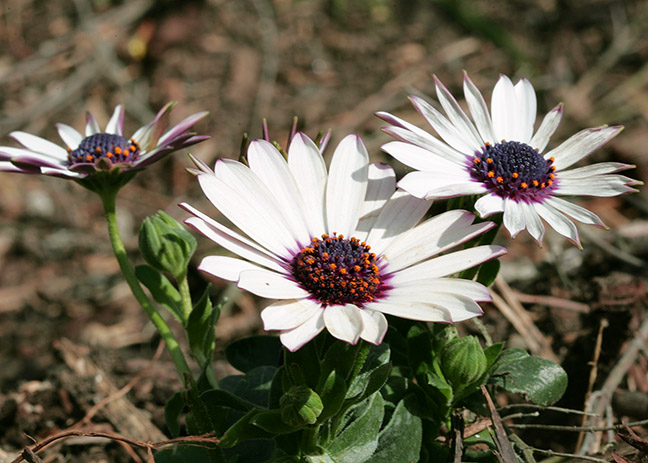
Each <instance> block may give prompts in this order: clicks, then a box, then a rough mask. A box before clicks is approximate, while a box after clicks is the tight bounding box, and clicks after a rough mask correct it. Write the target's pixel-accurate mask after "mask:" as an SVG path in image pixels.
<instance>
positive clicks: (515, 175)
mask: <svg viewBox="0 0 648 463" xmlns="http://www.w3.org/2000/svg"><path fill="white" fill-rule="evenodd" d="M519 176H520V174H518V173H517V172H513V175H512V177H513V178H518V177H519Z"/></svg>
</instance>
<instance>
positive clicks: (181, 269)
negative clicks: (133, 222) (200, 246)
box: [139, 211, 196, 280]
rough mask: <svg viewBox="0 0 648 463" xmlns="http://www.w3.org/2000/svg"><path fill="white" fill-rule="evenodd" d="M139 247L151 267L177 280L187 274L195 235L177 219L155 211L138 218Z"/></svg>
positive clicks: (194, 248) (194, 247)
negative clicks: (139, 223) (141, 220)
mask: <svg viewBox="0 0 648 463" xmlns="http://www.w3.org/2000/svg"><path fill="white" fill-rule="evenodd" d="M139 247H140V251H141V252H142V255H143V256H144V260H146V262H147V263H148V264H149V265H150V266H151V267H153V268H155V269H156V270H159V271H160V272H164V273H168V274H170V275H171V276H173V277H174V278H175V279H176V280H178V279H180V278H184V277H185V276H186V274H187V266H188V265H189V260H190V259H191V256H192V255H193V253H194V252H195V250H196V239H195V238H194V237H193V236H191V233H189V232H188V231H187V230H185V229H184V228H183V226H182V225H181V224H180V223H179V222H178V221H176V220H174V219H173V218H171V217H170V216H169V215H167V214H166V213H164V212H162V211H158V213H157V214H155V215H153V216H151V217H147V218H146V219H144V222H142V226H141V227H140V233H139Z"/></svg>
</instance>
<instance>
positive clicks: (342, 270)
mask: <svg viewBox="0 0 648 463" xmlns="http://www.w3.org/2000/svg"><path fill="white" fill-rule="evenodd" d="M346 272H347V270H346V269H345V268H341V269H340V273H341V274H342V275H346ZM343 286H344V285H343Z"/></svg>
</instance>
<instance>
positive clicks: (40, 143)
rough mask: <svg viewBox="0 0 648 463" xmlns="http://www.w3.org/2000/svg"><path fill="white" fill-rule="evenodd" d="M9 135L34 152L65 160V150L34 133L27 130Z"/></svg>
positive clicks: (66, 154)
mask: <svg viewBox="0 0 648 463" xmlns="http://www.w3.org/2000/svg"><path fill="white" fill-rule="evenodd" d="M9 136H10V137H11V138H13V139H14V140H16V141H17V142H18V143H20V144H21V145H23V146H24V147H25V148H27V149H28V150H31V151H34V152H36V153H42V154H47V155H49V156H51V157H53V158H55V159H58V160H61V161H63V160H67V156H68V153H67V150H66V149H65V148H62V147H60V146H59V145H56V144H54V143H52V142H51V141H49V140H45V139H44V138H41V137H37V136H36V135H32V134H30V133H27V132H11V133H10V134H9Z"/></svg>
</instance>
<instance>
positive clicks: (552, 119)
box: [529, 103, 563, 153]
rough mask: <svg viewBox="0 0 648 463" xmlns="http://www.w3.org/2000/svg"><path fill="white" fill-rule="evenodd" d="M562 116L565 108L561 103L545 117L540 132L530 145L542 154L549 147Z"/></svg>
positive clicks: (534, 136)
mask: <svg viewBox="0 0 648 463" xmlns="http://www.w3.org/2000/svg"><path fill="white" fill-rule="evenodd" d="M562 114H563V107H562V103H560V104H559V105H558V106H556V107H555V108H554V109H552V110H551V111H549V112H548V113H547V115H546V116H545V117H544V119H543V120H542V124H540V127H539V128H538V131H537V132H536V133H535V135H533V137H532V138H531V141H530V142H529V145H531V146H532V147H533V148H536V149H537V150H538V151H540V152H541V153H542V152H543V151H544V149H545V148H546V147H547V143H549V138H551V136H552V135H553V133H554V132H555V131H556V129H557V128H558V124H560V119H561V118H562Z"/></svg>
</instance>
